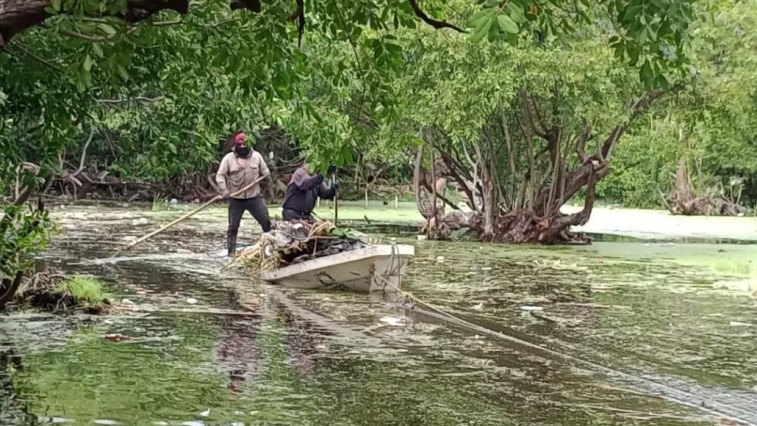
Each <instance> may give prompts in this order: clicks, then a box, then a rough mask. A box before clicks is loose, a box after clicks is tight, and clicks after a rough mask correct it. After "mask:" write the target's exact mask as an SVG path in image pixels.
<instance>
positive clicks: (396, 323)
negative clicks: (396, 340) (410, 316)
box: [379, 317, 405, 327]
mask: <svg viewBox="0 0 757 426" xmlns="http://www.w3.org/2000/svg"><path fill="white" fill-rule="evenodd" d="M379 321H380V322H383V323H385V324H389V325H390V326H392V327H402V326H404V325H405V320H404V319H402V318H397V317H382V318H381V319H379Z"/></svg>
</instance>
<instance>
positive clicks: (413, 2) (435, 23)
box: [408, 0, 467, 33]
mask: <svg viewBox="0 0 757 426" xmlns="http://www.w3.org/2000/svg"><path fill="white" fill-rule="evenodd" d="M408 2H409V3H410V7H412V8H413V12H414V13H415V16H417V17H419V18H421V20H422V21H423V22H425V23H427V24H428V25H431V26H432V27H434V28H436V29H437V30H440V29H442V28H450V29H453V30H455V31H457V32H459V33H466V32H467V31H465V30H463V29H462V28H460V27H457V26H455V25H454V24H450V23H449V22H447V21H439V20H436V19H434V18H431V17H430V16H428V15H426V12H424V11H423V10H421V8H420V6H418V0H408Z"/></svg>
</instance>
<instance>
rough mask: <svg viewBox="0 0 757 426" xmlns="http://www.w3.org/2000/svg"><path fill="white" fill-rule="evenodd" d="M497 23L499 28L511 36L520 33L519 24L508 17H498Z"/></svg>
mask: <svg viewBox="0 0 757 426" xmlns="http://www.w3.org/2000/svg"><path fill="white" fill-rule="evenodd" d="M497 23H498V24H499V28H500V29H501V30H502V31H504V32H507V33H511V34H517V33H518V24H516V23H515V21H513V20H512V19H511V18H510V17H509V16H507V15H504V14H502V15H499V16H497Z"/></svg>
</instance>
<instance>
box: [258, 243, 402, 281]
mask: <svg viewBox="0 0 757 426" xmlns="http://www.w3.org/2000/svg"><path fill="white" fill-rule="evenodd" d="M414 255H415V247H413V246H411V245H393V244H383V245H374V246H369V247H365V248H360V249H357V250H352V251H346V252H342V253H337V254H334V255H330V256H325V257H319V258H316V259H311V260H306V261H304V262H301V263H296V264H292V265H288V266H284V267H281V268H278V269H274V270H270V271H265V272H263V273H262V274H261V278H262V279H263V280H264V281H268V282H270V283H274V284H281V285H284V286H287V287H293V288H305V289H314V288H327V289H344V290H352V291H356V292H360V293H367V292H372V291H386V292H393V291H396V290H397V289H398V288H399V287H400V284H401V280H402V277H403V276H404V275H405V273H406V270H407V264H408V261H409V260H410V257H412V256H414Z"/></svg>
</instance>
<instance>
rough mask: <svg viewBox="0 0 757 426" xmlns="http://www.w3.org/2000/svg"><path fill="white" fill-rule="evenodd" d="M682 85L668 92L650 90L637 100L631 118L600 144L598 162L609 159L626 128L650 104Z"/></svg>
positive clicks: (674, 86) (679, 84)
mask: <svg viewBox="0 0 757 426" xmlns="http://www.w3.org/2000/svg"><path fill="white" fill-rule="evenodd" d="M683 87H684V84H683V83H681V82H678V83H676V84H675V85H673V87H671V88H670V90H667V91H666V90H652V91H651V92H648V93H647V94H646V95H644V96H642V97H641V98H639V100H637V101H636V103H634V104H633V107H631V116H630V117H629V118H628V120H626V121H625V122H624V123H623V124H620V125H618V126H616V127H615V128H614V129H613V131H612V132H611V133H610V136H608V137H607V139H605V142H604V143H603V144H602V148H601V149H600V151H599V152H598V155H599V157H600V158H599V160H600V161H601V162H605V161H607V160H609V159H610V156H611V155H612V149H613V147H614V146H615V143H617V142H618V139H620V137H621V136H623V133H625V131H626V128H628V126H629V125H630V124H631V123H632V122H633V121H634V120H635V119H637V118H638V117H639V116H640V115H642V114H644V113H645V112H647V110H648V109H649V107H651V106H652V104H653V103H654V102H655V101H656V100H657V99H659V98H660V97H662V96H663V95H665V94H668V93H675V92H677V91H679V90H681V89H683Z"/></svg>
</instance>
